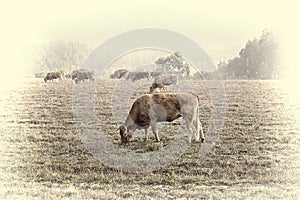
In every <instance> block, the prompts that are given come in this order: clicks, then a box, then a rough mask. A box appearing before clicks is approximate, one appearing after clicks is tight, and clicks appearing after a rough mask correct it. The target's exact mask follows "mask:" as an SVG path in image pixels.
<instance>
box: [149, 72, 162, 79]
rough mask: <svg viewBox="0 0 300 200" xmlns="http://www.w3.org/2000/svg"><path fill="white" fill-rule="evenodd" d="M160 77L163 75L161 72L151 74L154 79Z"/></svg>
mask: <svg viewBox="0 0 300 200" xmlns="http://www.w3.org/2000/svg"><path fill="white" fill-rule="evenodd" d="M160 75H161V72H151V73H150V76H151V77H152V78H155V77H158V76H160Z"/></svg>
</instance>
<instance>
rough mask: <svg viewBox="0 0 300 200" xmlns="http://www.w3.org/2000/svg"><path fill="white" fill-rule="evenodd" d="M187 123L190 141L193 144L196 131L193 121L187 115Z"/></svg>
mask: <svg viewBox="0 0 300 200" xmlns="http://www.w3.org/2000/svg"><path fill="white" fill-rule="evenodd" d="M184 119H185V124H186V128H187V129H188V132H189V135H188V141H189V143H190V144H191V143H192V139H193V135H194V134H193V133H194V130H193V129H194V128H193V127H194V124H193V122H192V120H191V119H189V118H188V117H185V118H184Z"/></svg>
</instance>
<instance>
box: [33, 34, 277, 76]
mask: <svg viewBox="0 0 300 200" xmlns="http://www.w3.org/2000/svg"><path fill="white" fill-rule="evenodd" d="M87 53H88V47H87V45H85V44H82V43H76V42H65V41H55V42H52V43H50V44H49V45H46V46H44V47H43V48H42V50H41V51H40V55H39V57H38V58H37V60H36V63H35V64H36V67H37V69H36V70H35V71H36V72H38V71H42V72H45V71H55V70H66V71H72V70H75V69H79V67H80V65H81V64H82V62H83V60H84V59H85V57H86V56H87ZM279 56H280V55H279V45H278V39H277V37H275V36H274V34H273V33H272V32H271V31H268V30H264V31H263V32H262V35H261V36H260V37H259V38H254V39H253V40H248V42H247V43H246V45H245V47H244V48H243V49H241V50H240V52H239V54H238V56H236V57H235V58H232V59H229V60H227V61H221V62H219V64H217V69H216V70H215V71H213V72H206V71H202V72H196V73H194V74H193V73H191V65H190V63H189V62H188V61H187V60H186V59H185V58H184V57H183V56H182V55H181V54H180V52H174V53H172V54H170V55H168V56H165V57H160V58H158V59H157V60H156V61H155V64H156V65H157V66H158V68H157V71H159V72H161V73H178V74H181V75H182V76H183V77H185V78H194V79H202V78H204V79H215V78H216V77H219V75H220V76H221V77H222V79H276V78H280V75H281V66H280V60H279Z"/></svg>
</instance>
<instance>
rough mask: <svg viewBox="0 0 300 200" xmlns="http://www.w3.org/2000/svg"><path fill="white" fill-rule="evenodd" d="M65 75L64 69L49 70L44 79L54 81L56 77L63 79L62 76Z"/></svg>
mask: <svg viewBox="0 0 300 200" xmlns="http://www.w3.org/2000/svg"><path fill="white" fill-rule="evenodd" d="M63 75H64V72H63V71H58V72H49V73H47V74H46V77H45V78H44V81H45V82H47V81H53V80H54V79H58V80H60V81H61V80H62V77H63Z"/></svg>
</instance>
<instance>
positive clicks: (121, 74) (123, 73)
mask: <svg viewBox="0 0 300 200" xmlns="http://www.w3.org/2000/svg"><path fill="white" fill-rule="evenodd" d="M127 73H128V70H127V69H119V70H117V71H115V72H114V73H113V74H111V75H110V78H122V77H124V76H126V74H127Z"/></svg>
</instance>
